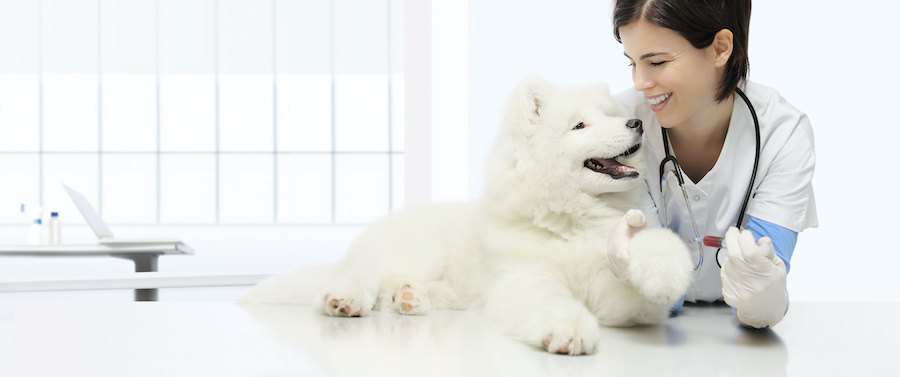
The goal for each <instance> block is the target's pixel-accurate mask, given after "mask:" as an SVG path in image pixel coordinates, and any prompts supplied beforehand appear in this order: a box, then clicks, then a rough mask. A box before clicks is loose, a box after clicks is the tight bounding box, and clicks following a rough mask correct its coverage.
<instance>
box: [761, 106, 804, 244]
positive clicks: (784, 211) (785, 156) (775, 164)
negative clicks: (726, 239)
mask: <svg viewBox="0 0 900 377" xmlns="http://www.w3.org/2000/svg"><path fill="white" fill-rule="evenodd" d="M771 126H772V127H774V130H773V132H772V134H771V135H769V137H768V138H767V139H766V140H765V144H764V146H763V152H762V153H761V155H760V160H761V162H760V163H761V164H762V163H763V161H771V163H770V164H769V165H768V169H766V170H765V171H760V172H759V173H758V174H759V177H758V178H757V179H758V180H759V183H758V186H757V188H756V190H755V191H754V193H753V200H751V203H750V206H749V208H748V209H747V214H748V215H750V216H753V217H756V218H758V219H761V220H765V221H767V222H770V223H773V224H777V225H779V226H783V227H785V228H787V229H790V230H792V231H794V232H800V231H803V230H804V229H806V228H809V227H815V226H817V225H818V219H817V216H816V206H815V197H814V195H813V189H812V178H813V173H814V171H815V165H816V153H815V146H814V140H813V132H812V126H811V125H810V123H809V119H808V118H807V117H806V115H805V114H802V113H795V114H786V115H784V116H782V117H781V119H776V120H775V124H773V125H771ZM777 141H783V142H781V143H778V142H777Z"/></svg>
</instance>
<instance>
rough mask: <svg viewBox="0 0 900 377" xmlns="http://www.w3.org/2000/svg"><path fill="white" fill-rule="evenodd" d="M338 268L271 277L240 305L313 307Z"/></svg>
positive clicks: (241, 301)
mask: <svg viewBox="0 0 900 377" xmlns="http://www.w3.org/2000/svg"><path fill="white" fill-rule="evenodd" d="M335 268H336V266H333V265H327V266H309V267H303V268H299V269H296V270H293V271H288V272H285V273H282V274H278V275H275V276H272V277H269V278H267V279H265V280H263V281H262V282H260V283H259V284H257V285H256V286H255V287H253V288H252V289H251V290H250V292H248V293H247V294H245V295H244V296H243V297H241V298H239V299H238V301H237V302H238V303H239V304H293V305H311V304H314V303H316V299H317V297H316V295H317V294H320V293H322V290H323V289H324V287H325V284H326V283H327V282H328V278H329V277H330V276H333V274H334V270H335Z"/></svg>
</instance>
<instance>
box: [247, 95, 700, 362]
mask: <svg viewBox="0 0 900 377" xmlns="http://www.w3.org/2000/svg"><path fill="white" fill-rule="evenodd" d="M642 132H643V131H642V128H641V125H640V121H637V120H630V119H628V118H625V117H622V116H621V112H620V109H619V108H618V106H617V105H616V104H615V103H614V102H613V100H612V97H611V96H610V94H609V91H608V89H607V87H606V86H604V85H594V86H585V87H574V88H560V87H555V86H553V85H551V84H549V83H547V82H545V81H544V80H542V79H539V78H529V79H526V80H525V81H524V82H523V83H522V84H521V85H520V87H519V88H518V89H517V90H516V91H515V93H514V95H513V97H512V100H511V101H510V104H509V107H508V111H507V113H506V118H505V120H504V122H503V127H502V130H501V132H500V135H499V137H498V140H497V144H496V146H495V148H494V151H493V156H492V158H491V160H490V164H489V167H488V174H487V186H486V192H485V196H484V197H483V198H482V199H481V200H479V201H477V202H474V203H469V204H443V205H430V206H424V207H419V208H411V209H407V210H404V211H400V212H398V213H395V214H392V215H390V216H388V217H387V218H385V219H383V220H381V221H379V222H377V223H375V224H373V225H372V226H370V227H369V228H368V229H366V230H365V231H364V232H363V233H362V234H361V235H360V236H359V238H358V239H356V240H355V241H354V243H353V244H352V245H351V247H350V249H349V250H348V252H347V255H346V256H345V258H344V259H343V261H342V262H341V263H339V264H338V265H337V266H329V267H321V268H312V269H302V270H298V271H295V272H290V273H287V274H283V275H279V276H276V277H273V278H272V279H269V280H267V281H265V282H263V283H261V284H260V285H259V286H258V287H256V288H254V289H253V290H252V291H251V292H250V293H249V294H248V295H247V296H245V297H244V298H242V302H249V303H313V304H316V305H317V306H318V307H319V308H320V309H321V310H322V311H323V312H324V313H325V314H327V315H330V316H338V317H355V316H365V315H368V314H370V313H371V310H385V309H387V310H391V311H395V312H397V313H401V314H414V315H417V314H426V313H428V311H429V310H432V309H448V308H449V309H469V308H471V309H480V310H482V311H483V313H484V315H485V316H486V318H487V319H489V320H491V322H494V323H496V324H497V325H498V326H499V327H500V329H501V330H502V331H504V332H506V333H507V334H510V335H512V336H513V337H516V338H518V339H521V340H522V341H524V342H526V343H528V344H531V345H534V346H536V347H541V348H543V349H545V350H547V351H549V352H554V353H564V354H572V355H577V354H586V353H591V352H593V351H594V349H595V346H596V343H597V341H598V336H599V331H600V329H599V325H601V324H602V325H608V326H627V325H634V324H649V323H660V322H662V321H664V320H665V319H666V318H667V317H668V313H669V309H670V307H671V306H672V305H674V304H675V302H676V301H677V300H678V299H679V298H680V296H681V295H682V294H683V293H684V292H685V291H686V290H687V288H688V286H689V285H690V282H691V277H692V273H691V261H690V256H689V255H688V251H687V248H686V246H685V245H684V244H683V243H682V241H681V240H680V239H679V238H678V237H677V236H676V235H675V234H674V233H672V232H671V231H669V230H666V229H644V224H645V222H644V215H643V213H642V212H641V211H638V210H630V209H632V208H639V205H640V199H641V196H642V195H646V193H645V190H646V188H645V187H646V186H645V185H644V184H643V181H642V179H641V178H639V174H640V173H639V172H638V170H637V169H636V168H635V167H638V166H643V159H642V157H641V153H635V152H637V151H638V150H639V149H640V145H641V139H642ZM608 245H609V246H610V249H614V250H615V253H616V255H614V256H613V257H612V258H608V255H607V249H608V247H607V246H608ZM610 261H613V262H617V263H612V264H611V263H610ZM612 267H616V269H613V268H612ZM315 290H320V291H319V292H318V293H319V295H318V296H316V295H315V293H316V292H315Z"/></svg>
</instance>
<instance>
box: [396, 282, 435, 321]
mask: <svg viewBox="0 0 900 377" xmlns="http://www.w3.org/2000/svg"><path fill="white" fill-rule="evenodd" d="M391 307H392V308H393V309H394V311H396V312H397V313H400V314H406V315H422V314H426V313H428V311H429V310H430V309H431V302H430V301H429V299H428V295H427V294H426V293H425V292H424V291H422V290H421V289H418V288H417V287H414V286H412V285H411V284H403V285H402V286H400V288H397V291H395V292H394V295H393V296H392V297H391Z"/></svg>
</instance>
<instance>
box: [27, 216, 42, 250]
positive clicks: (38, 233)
mask: <svg viewBox="0 0 900 377" xmlns="http://www.w3.org/2000/svg"><path fill="white" fill-rule="evenodd" d="M43 228H44V227H43V226H42V225H41V218H40V217H38V218H36V219H34V220H33V221H32V222H31V225H29V226H28V244H29V245H41V244H43V243H44V238H43V236H44V234H43V232H42V231H43V230H44V229H43Z"/></svg>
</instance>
